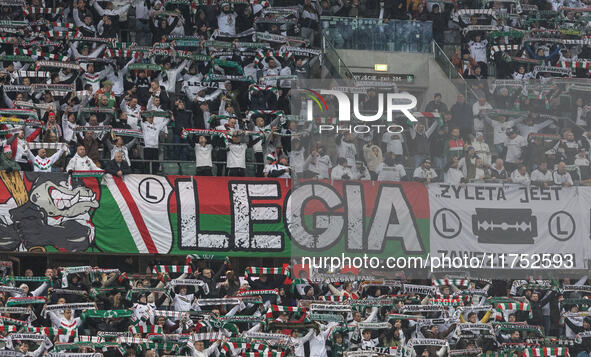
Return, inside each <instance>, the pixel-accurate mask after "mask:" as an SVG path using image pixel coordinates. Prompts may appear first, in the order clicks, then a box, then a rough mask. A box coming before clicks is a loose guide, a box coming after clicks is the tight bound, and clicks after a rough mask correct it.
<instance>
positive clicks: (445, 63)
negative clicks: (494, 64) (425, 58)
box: [432, 41, 478, 101]
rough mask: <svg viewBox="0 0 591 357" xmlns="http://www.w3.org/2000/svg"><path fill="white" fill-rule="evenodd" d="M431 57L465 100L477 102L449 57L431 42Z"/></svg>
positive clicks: (474, 94) (473, 93) (475, 96)
mask: <svg viewBox="0 0 591 357" xmlns="http://www.w3.org/2000/svg"><path fill="white" fill-rule="evenodd" d="M432 48H433V56H434V58H435V62H437V64H439V67H440V68H441V70H442V71H443V73H445V74H446V76H447V78H448V79H449V80H450V81H451V82H452V83H453V84H454V86H455V87H456V88H457V89H458V91H459V92H460V93H462V94H464V96H465V97H466V99H469V100H470V101H471V100H477V98H478V96H477V95H476V93H475V92H474V90H473V89H472V88H471V87H470V86H469V85H468V82H467V81H466V80H465V79H464V77H463V76H462V75H461V74H460V73H459V72H458V70H457V68H456V66H454V65H453V63H452V62H451V60H450V59H449V57H447V55H446V54H445V52H444V51H443V49H442V48H441V47H440V46H439V44H438V43H437V42H436V41H432Z"/></svg>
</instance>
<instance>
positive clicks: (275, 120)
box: [0, 0, 591, 186]
mask: <svg viewBox="0 0 591 357" xmlns="http://www.w3.org/2000/svg"><path fill="white" fill-rule="evenodd" d="M25 5H26V6H25ZM273 5H274V6H269V3H268V2H267V1H254V2H252V4H251V2H249V1H246V0H233V1H230V2H217V1H213V2H212V1H209V2H202V1H188V0H187V1H185V0H168V1H165V2H164V3H162V2H160V1H133V2H127V1H123V2H109V1H96V0H95V1H90V2H87V1H78V2H73V3H72V2H69V1H67V2H60V1H57V2H55V4H53V5H51V4H49V3H44V2H43V1H31V2H30V3H29V2H27V3H26V4H22V3H21V1H20V0H17V1H16V3H14V4H13V3H10V2H8V3H3V10H2V13H1V14H0V16H2V20H1V21H2V23H1V27H0V40H1V41H0V42H1V43H0V46H1V51H2V52H1V54H2V56H0V60H1V61H2V65H3V70H2V72H0V81H1V82H2V85H1V88H2V89H1V90H2V95H0V100H1V101H2V104H0V107H2V108H3V109H2V110H0V124H2V126H1V127H0V129H1V130H0V134H3V135H4V141H2V144H3V155H0V168H1V169H6V170H9V171H10V170H34V171H41V172H51V171H68V172H71V171H96V170H100V169H104V170H105V172H106V173H110V174H112V175H117V176H122V175H124V174H128V173H132V172H135V173H164V174H167V173H179V169H180V170H181V171H182V173H183V174H197V175H218V176H223V175H229V176H245V175H252V176H269V177H304V178H321V179H325V178H333V179H358V180H394V181H400V180H417V181H423V182H432V181H445V182H449V183H456V184H457V183H464V182H473V181H486V180H493V181H503V182H514V183H521V184H530V183H533V184H539V185H545V186H546V185H566V186H570V185H573V184H577V183H582V184H585V183H588V180H589V179H590V178H591V172H590V170H589V168H590V166H589V165H590V163H589V148H590V146H591V145H589V143H590V138H591V134H589V132H588V131H587V122H588V118H590V117H591V116H589V111H590V108H591V107H588V106H587V104H588V100H587V98H586V97H585V93H586V92H585V91H587V90H588V89H589V88H591V87H588V86H587V85H586V84H585V82H584V80H583V81H576V80H572V78H570V77H579V78H586V77H588V73H589V72H588V67H589V66H588V63H587V62H586V60H585V58H586V57H585V53H587V52H588V44H587V41H588V39H586V38H585V36H584V30H583V29H581V28H582V27H581V26H582V25H583V24H584V23H585V21H586V17H585V16H579V15H581V14H585V12H584V11H586V10H585V9H578V10H577V11H574V10H573V11H567V10H568V9H569V8H566V7H565V6H567V5H568V6H572V7H578V6H579V5H580V4H578V3H577V4H574V3H573V4H570V3H568V4H561V3H559V2H556V3H555V2H552V3H546V2H540V3H539V4H538V3H536V4H525V3H520V2H517V1H500V2H485V4H484V8H481V6H478V5H477V4H471V3H469V2H458V3H455V2H453V3H450V2H445V1H443V2H427V3H423V2H421V1H407V2H406V3H405V2H403V1H398V2H378V1H369V0H367V1H345V0H330V1H329V0H323V1H320V3H318V2H317V1H308V0H305V1H304V2H303V3H301V2H300V1H287V0H286V1H284V2H281V1H275V3H274V4H273ZM285 5H289V6H285ZM51 6H53V7H51ZM538 8H539V9H540V11H538V12H536V11H534V10H535V9H538ZM550 8H552V10H545V9H550ZM542 9H544V10H543V11H542ZM553 15H561V16H559V17H556V16H553ZM562 15H564V18H563V17H562ZM321 16H351V17H357V16H359V17H360V16H366V17H377V18H380V19H383V20H384V21H388V20H389V19H396V20H400V19H409V20H411V19H412V20H417V21H423V20H428V21H432V22H433V35H434V38H435V40H436V41H437V42H439V43H440V44H445V43H446V41H447V40H449V39H452V38H453V37H454V34H458V35H461V38H462V42H461V45H460V46H458V48H459V50H458V52H457V53H456V54H455V55H454V56H453V57H452V60H451V61H452V62H453V63H454V64H455V65H456V66H457V69H458V72H459V73H460V74H461V75H462V76H463V78H465V79H466V80H467V81H468V83H469V90H467V91H464V92H463V94H460V95H458V98H457V102H456V103H454V104H453V105H452V103H444V102H442V100H441V96H440V95H435V98H434V100H432V101H430V102H428V103H423V104H424V105H423V104H421V105H420V107H421V108H423V110H424V111H423V112H420V113H418V114H422V118H421V119H420V123H419V124H417V125H413V126H410V125H408V124H406V123H403V126H404V127H405V130H404V132H403V133H388V132H386V133H379V134H377V133H367V134H361V135H360V134H349V133H347V132H345V131H343V132H341V133H340V134H339V135H336V136H335V137H334V140H328V141H327V140H326V137H325V136H322V135H320V134H319V133H318V130H317V123H313V124H309V123H308V122H306V121H305V120H304V119H303V118H304V116H303V115H298V114H300V113H295V112H294V110H292V109H293V108H294V103H291V97H290V95H289V94H290V92H292V88H295V87H294V86H295V85H296V84H297V81H298V80H300V79H307V78H319V74H320V71H321V67H322V66H328V63H327V61H325V59H324V58H323V54H322V51H321V49H320V39H321V36H320V32H319V31H320V28H321V21H322V19H321ZM536 16H537V17H536ZM132 19H133V20H134V21H132ZM567 25H568V26H567ZM565 27H567V28H565ZM444 35H445V36H444ZM446 37H449V38H446ZM548 46H550V47H548ZM571 67H573V68H574V69H572V68H571ZM489 74H491V78H493V76H492V75H496V78H497V79H494V80H489V79H487V76H488V75H489ZM566 77H569V78H566ZM507 78H513V79H507ZM534 79H537V81H533V80H534ZM293 91H296V90H295V89H294V90H293ZM377 94H378V92H377V91H376V88H371V87H369V88H365V90H364V94H363V95H362V99H361V101H362V109H364V110H368V111H375V105H376V103H377V99H376V98H377ZM466 94H468V95H467V96H466ZM295 108H297V105H296V106H295ZM321 119H322V118H318V120H319V121H320V120H321ZM192 160H194V161H192ZM161 162H163V163H164V164H163V165H161V164H160V163H161ZM188 162H194V164H190V165H187V163H188ZM179 164H180V165H179ZM171 165H172V166H171ZM171 167H172V169H171ZM252 167H254V169H250V168H252Z"/></svg>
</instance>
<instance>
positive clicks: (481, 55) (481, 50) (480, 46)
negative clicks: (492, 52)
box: [468, 40, 488, 63]
mask: <svg viewBox="0 0 591 357" xmlns="http://www.w3.org/2000/svg"><path fill="white" fill-rule="evenodd" d="M487 45H488V41H487V40H481V41H480V42H474V41H470V42H468V46H469V47H470V56H472V58H474V60H475V61H476V62H484V63H486V62H487V60H486V46H487Z"/></svg>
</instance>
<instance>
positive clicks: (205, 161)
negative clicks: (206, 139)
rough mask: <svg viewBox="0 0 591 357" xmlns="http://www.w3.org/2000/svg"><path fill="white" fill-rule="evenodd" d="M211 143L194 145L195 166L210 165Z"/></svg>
mask: <svg viewBox="0 0 591 357" xmlns="http://www.w3.org/2000/svg"><path fill="white" fill-rule="evenodd" d="M211 150H212V146H211V144H205V146H201V145H200V144H196V145H195V166H197V167H212V166H213V165H212V163H211Z"/></svg>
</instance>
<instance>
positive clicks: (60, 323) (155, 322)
mask: <svg viewBox="0 0 591 357" xmlns="http://www.w3.org/2000/svg"><path fill="white" fill-rule="evenodd" d="M169 262H172V263H173V264H172V265H161V264H154V265H150V266H148V268H147V269H146V271H145V272H144V273H134V271H136V270H135V268H134V266H133V258H131V257H129V258H126V259H125V260H124V261H122V262H121V263H120V267H118V268H109V269H104V268H98V267H91V266H69V267H56V268H53V267H47V268H46V269H45V270H44V271H43V272H38V275H35V273H36V272H33V271H32V270H31V269H24V268H23V271H22V273H21V274H22V275H15V273H18V271H12V262H11V261H3V262H2V263H1V266H2V271H3V274H4V275H3V278H2V283H3V284H2V285H1V286H0V311H1V316H0V320H2V328H1V331H0V333H1V335H2V343H3V349H2V350H0V352H1V353H2V354H3V355H6V356H8V355H11V356H12V355H19V353H20V354H23V355H32V356H42V355H44V354H45V353H46V352H48V353H50V355H58V354H59V355H64V356H68V355H69V354H70V353H74V354H72V355H71V356H81V357H85V356H96V355H95V353H99V355H100V354H102V355H105V356H107V355H115V356H116V355H119V354H122V355H124V356H159V355H189V356H199V357H203V356H210V355H212V356H218V355H220V354H222V355H225V356H248V357H251V356H252V357H256V356H298V357H304V356H305V357H308V356H318V357H322V356H426V357H430V356H569V355H570V356H589V353H590V352H591V342H590V341H591V317H590V316H589V314H590V312H589V311H587V310H588V309H589V307H590V305H591V303H589V296H591V286H589V285H585V282H586V280H587V277H583V278H581V279H580V280H578V281H576V282H575V281H570V280H569V279H564V280H560V281H558V280H514V281H504V280H503V281H502V280H494V281H491V280H486V279H459V278H447V277H446V278H441V279H432V280H405V279H403V278H401V279H397V280H388V279H383V278H379V277H375V276H366V275H363V272H362V273H361V274H360V273H359V272H355V271H353V270H351V269H349V270H350V271H349V272H348V273H344V272H341V273H332V274H326V273H320V272H314V273H312V274H310V272H309V269H308V268H307V267H305V266H301V265H294V266H293V267H290V266H289V265H287V264H283V265H281V264H279V266H274V267H254V266H248V267H241V268H239V267H238V266H235V265H233V264H231V263H230V259H228V258H226V259H225V260H223V259H212V258H211V257H203V256H197V255H189V256H187V258H186V261H185V262H184V264H181V265H178V264H174V263H179V260H178V258H172V259H171V260H170V261H169ZM15 353H16V354H15ZM52 353H53V354H52Z"/></svg>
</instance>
